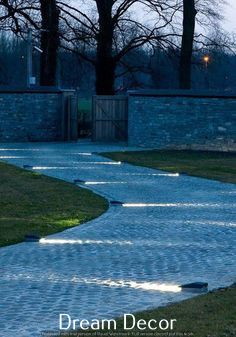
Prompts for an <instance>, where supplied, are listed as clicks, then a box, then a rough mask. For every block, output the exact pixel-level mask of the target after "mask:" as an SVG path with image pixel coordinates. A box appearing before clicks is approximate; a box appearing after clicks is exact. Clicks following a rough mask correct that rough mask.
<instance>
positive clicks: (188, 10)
mask: <svg viewBox="0 0 236 337" xmlns="http://www.w3.org/2000/svg"><path fill="white" fill-rule="evenodd" d="M183 5H184V17H183V36H182V45H181V55H180V67H179V86H180V89H191V70H192V69H191V68H192V54H193V40H194V33H195V18H196V14H197V12H196V9H195V0H183Z"/></svg>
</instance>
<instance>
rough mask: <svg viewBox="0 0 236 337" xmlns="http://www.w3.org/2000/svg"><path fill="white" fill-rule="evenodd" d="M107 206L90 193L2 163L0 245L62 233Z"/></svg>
mask: <svg viewBox="0 0 236 337" xmlns="http://www.w3.org/2000/svg"><path fill="white" fill-rule="evenodd" d="M107 207H108V205H107V202H106V200H105V199H103V198H101V197H100V196H98V195H96V194H94V193H92V192H90V191H88V190H85V189H81V188H78V187H76V186H75V185H73V184H70V183H66V182H63V181H61V180H58V179H54V178H49V177H46V176H44V175H41V174H39V173H33V172H29V171H25V170H23V169H20V168H17V167H15V166H12V165H8V164H5V163H2V162H0V246H6V245H10V244H14V243H18V242H21V241H23V240H24V236H25V235H26V234H38V235H40V236H45V235H48V234H53V233H56V232H60V231H63V230H65V229H67V228H69V227H73V226H76V225H79V224H81V223H84V222H86V221H88V220H91V219H93V218H96V217H98V216H99V215H101V214H102V213H103V212H104V211H106V209H107Z"/></svg>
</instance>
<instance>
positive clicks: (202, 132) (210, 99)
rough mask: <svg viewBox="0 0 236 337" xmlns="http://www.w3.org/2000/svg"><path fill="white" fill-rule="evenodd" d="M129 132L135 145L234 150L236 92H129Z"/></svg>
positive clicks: (130, 138)
mask: <svg viewBox="0 0 236 337" xmlns="http://www.w3.org/2000/svg"><path fill="white" fill-rule="evenodd" d="M128 133H129V145H134V146H143V147H151V148H159V149H161V148H163V149H165V148H171V149H201V150H217V151H219V150H221V151H236V95H231V94H223V95H219V94H218V93H196V92H190V91H188V92H184V91H177V92H169V91H168V92H164V91H162V92H160V91H159V92H149V93H148V92H134V93H130V97H129V130H128Z"/></svg>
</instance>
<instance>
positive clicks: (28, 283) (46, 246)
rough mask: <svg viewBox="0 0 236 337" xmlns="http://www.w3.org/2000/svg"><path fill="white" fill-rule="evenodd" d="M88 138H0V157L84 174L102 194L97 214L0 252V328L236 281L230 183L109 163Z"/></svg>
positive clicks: (102, 311)
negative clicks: (199, 284)
mask: <svg viewBox="0 0 236 337" xmlns="http://www.w3.org/2000/svg"><path fill="white" fill-rule="evenodd" d="M117 150H122V148H120V147H118V146H110V147H109V146H97V145H91V144H20V145H19V144H18V145H16V144H15V145H13V144H11V145H6V144H4V145H2V146H1V148H0V157H1V159H0V160H5V161H7V162H9V163H12V164H16V165H19V166H21V167H22V166H23V165H30V166H33V169H35V170H37V171H40V172H42V173H44V174H46V175H49V176H53V177H57V178H61V179H64V180H67V181H70V182H73V181H74V180H75V179H79V180H82V181H84V183H83V186H84V187H86V188H90V189H92V190H94V191H95V192H98V193H99V194H102V195H104V196H106V197H107V198H108V199H110V200H117V201H121V202H123V203H124V204H123V206H121V205H120V206H111V207H110V209H109V211H108V212H107V213H105V214H104V215H103V216H101V217H100V218H98V219H96V220H94V221H91V222H90V223H87V224H84V225H82V226H80V227H77V228H73V229H70V230H67V231H65V232H63V233H60V234H56V235H52V236H50V237H48V238H45V239H43V240H41V242H40V243H22V244H18V245H15V246H11V247H7V248H2V249H0V269H1V270H0V298H1V302H0V314H1V317H0V335H1V336H4V337H16V336H17V337H29V336H30V337H31V336H32V337H38V336H40V335H41V331H42V330H54V331H55V330H57V329H58V321H59V320H58V315H59V313H68V314H70V315H71V317H72V318H81V319H92V318H98V319H101V318H112V317H113V318H114V317H117V316H120V315H122V314H123V313H131V312H133V311H138V310H143V309H147V308H151V307H157V306H159V305H163V304H166V303H169V302H173V301H178V300H181V299H183V298H187V297H189V296H193V295H194V294H191V293H183V292H180V291H179V290H180V289H179V288H178V285H179V284H183V283H188V282H193V281H206V282H209V285H210V289H212V288H215V287H218V286H226V285H229V284H231V283H233V282H235V281H236V219H235V205H236V187H235V185H231V184H223V183H220V182H215V181H208V180H205V179H198V178H193V177H188V176H182V175H178V174H168V173H165V172H162V171H155V170H152V169H147V168H141V167H135V166H131V165H128V164H122V163H116V162H112V161H110V160H108V159H105V158H102V157H100V156H98V155H94V154H92V152H99V151H117Z"/></svg>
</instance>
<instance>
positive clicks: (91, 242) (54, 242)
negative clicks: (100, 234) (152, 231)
mask: <svg viewBox="0 0 236 337" xmlns="http://www.w3.org/2000/svg"><path fill="white" fill-rule="evenodd" d="M39 243H41V244H44V245H45V244H50V245H64V244H70V245H74V244H77V245H94V244H96V245H120V246H123V245H132V244H133V243H132V242H131V241H119V240H70V239H45V238H43V239H40V241H39Z"/></svg>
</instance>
